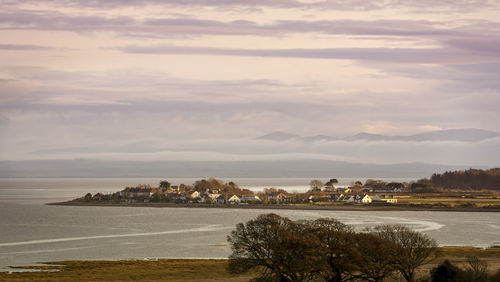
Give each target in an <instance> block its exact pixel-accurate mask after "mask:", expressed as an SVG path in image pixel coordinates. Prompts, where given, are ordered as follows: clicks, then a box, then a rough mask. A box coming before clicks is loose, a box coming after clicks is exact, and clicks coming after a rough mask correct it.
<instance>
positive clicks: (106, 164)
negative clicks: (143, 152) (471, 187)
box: [0, 159, 486, 178]
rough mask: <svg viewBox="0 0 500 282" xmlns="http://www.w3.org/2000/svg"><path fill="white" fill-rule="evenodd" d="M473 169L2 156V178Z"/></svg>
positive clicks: (424, 173) (400, 174)
mask: <svg viewBox="0 0 500 282" xmlns="http://www.w3.org/2000/svg"><path fill="white" fill-rule="evenodd" d="M468 168H469V166H459V165H456V166H450V165H438V164H427V163H402V164H369V163H352V162H341V161H329V160H313V159H312V160H275V161H154V162H139V161H102V160H89V159H76V160H30V161H0V177H164V178H168V177H227V178H231V177H311V178H315V177H324V178H326V177H330V178H331V177H359V178H380V177H387V178H422V177H429V176H431V175H432V174H433V173H443V172H445V171H449V170H459V169H468ZM479 168H486V167H479Z"/></svg>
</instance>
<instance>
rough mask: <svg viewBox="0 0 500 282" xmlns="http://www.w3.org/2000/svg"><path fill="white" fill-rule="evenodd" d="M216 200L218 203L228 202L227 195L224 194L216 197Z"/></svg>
mask: <svg viewBox="0 0 500 282" xmlns="http://www.w3.org/2000/svg"><path fill="white" fill-rule="evenodd" d="M215 202H216V203H217V204H225V203H226V197H224V195H219V196H218V197H217V198H216V199H215Z"/></svg>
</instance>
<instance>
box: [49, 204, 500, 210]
mask: <svg viewBox="0 0 500 282" xmlns="http://www.w3.org/2000/svg"><path fill="white" fill-rule="evenodd" d="M46 205H50V206H90V207H143V208H216V209H261V210H273V209H277V210H334V211H445V212H446V211H448V212H500V208H466V207H459V208H445V207H418V206H397V205H391V206H389V205H387V206H373V205H360V206H350V205H344V206H334V205H301V206H299V205H256V204H254V205H226V204H223V205H221V204H177V203H152V202H148V203H113V202H80V201H66V202H57V203H47V204H46Z"/></svg>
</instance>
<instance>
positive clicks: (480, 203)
mask: <svg viewBox="0 0 500 282" xmlns="http://www.w3.org/2000/svg"><path fill="white" fill-rule="evenodd" d="M439 203H441V204H445V205H450V206H452V207H457V206H462V205H467V204H469V203H470V204H474V205H475V206H476V207H484V206H491V205H494V206H498V205H500V199H466V198H439V197H436V198H434V197H433V198H404V199H398V204H414V205H422V204H431V205H432V204H439Z"/></svg>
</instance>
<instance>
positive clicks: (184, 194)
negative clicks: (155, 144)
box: [119, 185, 262, 204]
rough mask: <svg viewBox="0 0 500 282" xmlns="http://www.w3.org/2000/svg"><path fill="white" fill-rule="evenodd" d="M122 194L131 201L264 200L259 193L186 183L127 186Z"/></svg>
mask: <svg viewBox="0 0 500 282" xmlns="http://www.w3.org/2000/svg"><path fill="white" fill-rule="evenodd" d="M119 193H120V196H121V197H122V198H123V199H125V200H127V201H129V202H137V201H144V202H149V201H166V202H177V203H209V204H258V203H262V200H261V199H260V198H259V197H258V196H257V195H236V194H227V193H222V192H221V191H219V190H216V189H206V190H205V191H204V192H199V191H196V190H194V189H192V188H189V187H187V186H184V185H179V186H171V187H168V188H153V187H148V186H137V187H127V188H125V189H123V190H122V191H120V192H119Z"/></svg>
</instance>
